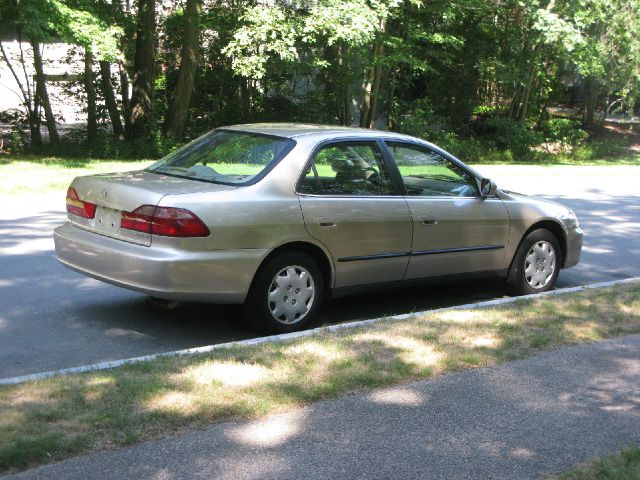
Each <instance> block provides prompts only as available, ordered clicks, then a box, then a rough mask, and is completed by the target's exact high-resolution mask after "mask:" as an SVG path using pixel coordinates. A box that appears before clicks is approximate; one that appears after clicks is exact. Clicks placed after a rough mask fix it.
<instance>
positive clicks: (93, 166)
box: [0, 156, 152, 195]
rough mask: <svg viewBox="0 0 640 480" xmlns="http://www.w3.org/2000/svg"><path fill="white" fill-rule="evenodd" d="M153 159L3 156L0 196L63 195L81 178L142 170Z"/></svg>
mask: <svg viewBox="0 0 640 480" xmlns="http://www.w3.org/2000/svg"><path fill="white" fill-rule="evenodd" d="M151 163H152V161H151V160H136V161H115V160H94V159H78V158H74V159H68V158H60V157H44V158H40V157H26V156H16V157H8V158H7V157H4V158H2V157H0V178H1V179H2V181H0V194H27V193H28V194H38V193H52V192H61V195H64V194H65V192H66V191H67V187H68V186H69V184H70V183H71V181H72V180H73V179H74V178H75V177H77V176H82V175H92V174H96V173H109V172H126V171H128V170H140V169H142V168H146V167H147V166H149V165H150V164H151Z"/></svg>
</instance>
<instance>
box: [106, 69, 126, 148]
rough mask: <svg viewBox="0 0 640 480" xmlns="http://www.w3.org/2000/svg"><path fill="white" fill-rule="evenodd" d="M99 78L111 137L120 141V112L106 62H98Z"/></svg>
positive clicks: (121, 136)
mask: <svg viewBox="0 0 640 480" xmlns="http://www.w3.org/2000/svg"><path fill="white" fill-rule="evenodd" d="M100 77H101V79H102V92H103V93H104V103H105V105H106V107H107V111H108V112H109V118H110V119H111V128H112V129H113V135H114V136H115V137H116V138H117V139H119V140H122V138H123V133H124V132H123V130H122V121H121V120H120V112H118V104H117V103H116V94H115V92H114V90H113V83H112V81H111V64H110V63H109V62H107V61H104V60H103V61H101V62H100Z"/></svg>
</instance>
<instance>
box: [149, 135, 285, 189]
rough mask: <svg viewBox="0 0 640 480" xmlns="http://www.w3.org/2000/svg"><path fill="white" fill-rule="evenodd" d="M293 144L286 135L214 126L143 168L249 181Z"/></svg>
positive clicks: (229, 181) (209, 178) (206, 178)
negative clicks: (279, 135) (215, 127)
mask: <svg viewBox="0 0 640 480" xmlns="http://www.w3.org/2000/svg"><path fill="white" fill-rule="evenodd" d="M294 145H295V143H294V142H293V140H290V139H288V138H281V137H271V136H267V135H260V134H256V133H249V132H235V131H229V130H214V131H212V132H209V133H207V134H205V135H203V136H201V137H199V138H197V139H195V140H194V141H192V142H191V143H188V144H187V145H185V146H183V147H181V148H179V149H178V150H176V151H175V152H173V153H170V154H169V155H167V156H166V157H164V158H163V159H161V160H159V161H157V162H156V163H154V164H153V165H151V166H150V167H149V168H147V170H148V171H150V172H156V173H162V174H166V175H172V176H175V177H183V178H191V179H194V180H200V181H206V182H213V183H223V184H226V185H244V184H250V183H254V182H255V181H257V180H259V179H260V178H262V176H264V174H266V173H267V172H268V171H269V169H270V168H271V167H272V166H273V165H275V164H276V163H277V162H279V161H280V160H281V159H282V158H283V157H284V156H285V155H286V154H287V153H289V151H290V150H291V149H292V148H293V146H294Z"/></svg>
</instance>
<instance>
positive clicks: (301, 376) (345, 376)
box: [0, 287, 640, 471]
mask: <svg viewBox="0 0 640 480" xmlns="http://www.w3.org/2000/svg"><path fill="white" fill-rule="evenodd" d="M635 332H640V289H639V288H637V287H636V288H635V289H634V288H631V287H628V288H624V289H620V288H619V289H618V290H617V291H613V290H602V291H593V292H588V293H582V294H579V295H577V296H562V297H555V298H550V299H540V300H535V301H533V302H531V301H522V302H517V303H516V304H511V305H509V306H504V307H500V308H495V309H482V310H454V311H448V312H440V313H438V314H433V315H429V316H428V317H425V318H416V319H412V320H409V321H404V322H396V321H393V322H383V323H380V324H377V325H376V326H374V327H368V328H357V329H354V330H351V331H349V332H342V333H339V334H329V333H323V334H321V335H319V336H314V337H310V338H302V339H297V340H293V341H289V342H278V343H275V344H266V345H260V346H252V347H234V348H231V349H228V350H223V351H216V352H214V353H212V354H208V355H205V356H197V357H188V358H165V359H161V360H159V361H154V362H148V363H142V364H137V365H132V366H128V367H124V368H121V369H118V370H111V371H104V372H97V373H93V374H85V375H78V376H72V377H63V378H57V379H51V380H45V381H41V382H35V383H29V384H25V385H19V386H16V387H10V388H3V389H1V390H0V407H1V409H2V411H3V412H5V413H4V414H3V417H2V419H1V420H0V438H1V439H2V440H0V470H2V471H7V470H10V469H22V468H25V467H27V466H30V465H34V464H38V463H46V462H50V461H54V460H58V459H61V458H64V457H66V456H69V455H74V454H79V453H83V452H86V451H91V450H95V449H101V448H105V447H109V446H118V445H127V444H130V443H133V442H137V441H141V440H146V439H152V438H157V437H160V436H164V435H167V434H168V433H171V432H174V431H177V430H180V429H182V428H185V427H188V428H193V427H195V428H199V427H203V426H206V425H208V424H210V423H211V422H213V421H216V420H222V419H228V418H232V417H253V416H257V415H264V414H266V413H270V412H278V411H283V410H287V409H291V408H293V407H297V406H301V405H306V404H308V403H310V402H313V401H317V400H319V399H323V398H331V397H335V396H337V395H340V394H344V393H346V392H349V391H353V390H362V389H372V388H375V387H381V386H385V385H391V384H396V383H403V382H407V381H410V380H414V379H425V378H430V377H432V376H433V375H438V374H443V373H450V372H454V371H458V370H463V369H468V368H475V367H482V366H488V365H493V364H495V363H499V362H504V361H507V360H514V359H519V358H524V357H527V356H530V355H533V354H535V353H537V352H541V351H544V350H549V349H553V348H557V347H560V346H564V345H573V344H579V343H584V342H588V341H593V340H598V339H602V338H606V337H610V336H619V335H625V334H629V333H635ZM636 407H637V406H636Z"/></svg>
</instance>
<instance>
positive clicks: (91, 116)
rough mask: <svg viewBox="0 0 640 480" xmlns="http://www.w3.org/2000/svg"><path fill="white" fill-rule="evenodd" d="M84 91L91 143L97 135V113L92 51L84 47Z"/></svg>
mask: <svg viewBox="0 0 640 480" xmlns="http://www.w3.org/2000/svg"><path fill="white" fill-rule="evenodd" d="M84 91H85V93H86V94H87V141H88V142H89V143H92V142H93V141H95V139H96V137H97V136H98V114H97V112H96V86H95V85H94V78H93V52H92V51H91V49H90V48H85V49H84Z"/></svg>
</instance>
